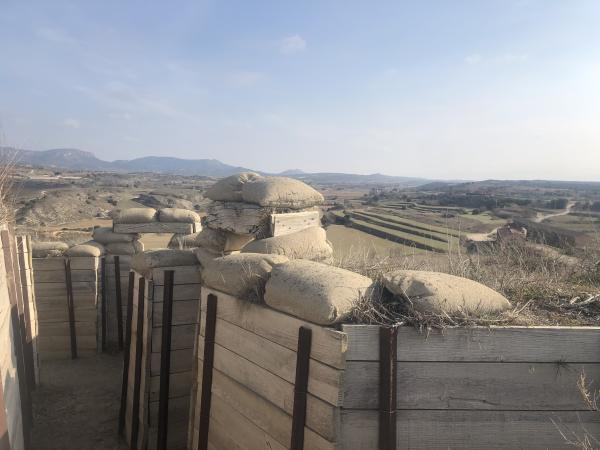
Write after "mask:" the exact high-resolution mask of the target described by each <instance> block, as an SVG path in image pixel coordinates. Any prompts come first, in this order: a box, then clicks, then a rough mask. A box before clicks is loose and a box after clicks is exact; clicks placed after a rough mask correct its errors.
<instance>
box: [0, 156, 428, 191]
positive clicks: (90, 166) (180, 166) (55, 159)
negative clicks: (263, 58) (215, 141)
mask: <svg viewBox="0 0 600 450" xmlns="http://www.w3.org/2000/svg"><path fill="white" fill-rule="evenodd" d="M0 158H2V160H3V161H14V162H15V163H16V164H19V165H27V166H33V167H42V168H46V169H48V168H50V169H66V170H89V171H96V172H122V173H131V172H154V173H170V174H178V175H189V176H191V175H195V176H207V177H225V176H228V175H233V174H235V173H238V172H243V171H249V170H254V169H247V168H244V167H237V166H231V165H229V164H225V163H222V162H221V161H218V160H216V159H181V158H173V157H168V156H147V157H144V158H136V159H131V160H116V161H103V160H101V159H98V158H97V157H96V156H95V155H94V154H93V153H91V152H86V151H83V150H78V149H71V148H57V149H52V150H42V151H36V150H22V149H16V148H12V147H0ZM254 171H255V172H259V173H263V174H265V172H263V171H260V170H254ZM272 175H273V174H272ZM277 175H284V176H288V177H294V178H298V179H301V180H304V181H307V182H315V183H321V184H328V183H331V184H381V183H386V184H388V183H389V184H397V185H402V186H403V187H411V186H419V185H422V184H425V183H427V182H429V181H431V180H426V179H423V178H411V177H395V176H389V175H382V174H373V175H357V174H347V173H305V172H303V171H302V170H299V169H292V170H286V171H284V172H281V173H280V174H277Z"/></svg>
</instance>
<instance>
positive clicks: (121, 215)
mask: <svg viewBox="0 0 600 450" xmlns="http://www.w3.org/2000/svg"><path fill="white" fill-rule="evenodd" d="M157 215H158V213H157V211H156V210H155V209H154V208H128V209H117V210H115V211H113V213H112V218H113V223H149V222H156V220H157Z"/></svg>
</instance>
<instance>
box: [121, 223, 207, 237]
mask: <svg viewBox="0 0 600 450" xmlns="http://www.w3.org/2000/svg"><path fill="white" fill-rule="evenodd" d="M198 225H199V224H198ZM199 226H200V227H201V225H199ZM195 229H196V225H195V224H193V223H181V222H171V223H169V222H149V223H115V224H114V225H113V231H114V232H115V233H177V234H192V233H194V230H195Z"/></svg>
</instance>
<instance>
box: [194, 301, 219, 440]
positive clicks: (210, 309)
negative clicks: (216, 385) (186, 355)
mask: <svg viewBox="0 0 600 450" xmlns="http://www.w3.org/2000/svg"><path fill="white" fill-rule="evenodd" d="M217 306H218V297H217V296H216V295H213V294H211V295H209V296H208V298H207V305H206V318H205V320H204V322H205V335H204V338H203V339H202V343H203V344H204V347H203V348H202V361H203V362H202V394H201V398H200V422H199V425H198V428H199V431H198V449H199V450H205V449H206V448H207V447H208V436H209V433H210V417H211V414H212V413H211V402H212V376H213V370H214V359H215V336H216V326H217ZM198 354H199V355H200V348H198Z"/></svg>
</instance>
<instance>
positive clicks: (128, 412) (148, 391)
mask: <svg viewBox="0 0 600 450" xmlns="http://www.w3.org/2000/svg"><path fill="white" fill-rule="evenodd" d="M139 256H140V257H141V256H142V255H139ZM191 256H192V257H193V255H191ZM188 260H189V258H188ZM134 268H135V265H134ZM135 270H139V269H138V268H135ZM169 270H172V271H173V272H174V286H173V303H172V324H171V328H170V330H171V346H170V348H169V349H166V348H163V347H162V338H163V335H162V333H163V326H162V324H163V322H162V320H163V297H164V291H165V271H169ZM142 272H143V274H142V273H139V272H135V284H134V289H133V299H132V302H133V305H132V315H131V317H132V321H131V334H130V336H131V337H130V342H129V359H128V362H129V364H128V367H127V369H126V371H127V390H126V406H125V411H124V422H125V423H124V432H125V433H124V435H125V439H126V441H127V443H128V445H130V446H131V448H138V449H140V450H141V449H145V448H148V449H153V448H156V444H157V433H158V425H159V394H160V383H161V377H164V373H162V372H161V367H162V365H161V357H163V352H166V351H167V350H168V351H169V353H170V355H168V356H169V358H168V359H169V361H170V368H169V396H168V417H169V420H168V428H169V435H168V446H167V448H169V449H171V450H176V449H185V448H186V437H187V427H188V422H189V405H190V391H191V385H192V379H193V376H192V370H193V369H194V364H193V362H194V358H193V351H194V345H195V341H196V333H197V331H196V329H197V323H198V305H199V297H200V276H199V271H198V266H197V264H196V263H195V258H192V261H191V264H190V265H181V266H170V267H169V266H167V267H153V268H150V269H147V270H143V271H142ZM144 274H145V276H144ZM126 350H127V346H126ZM165 357H166V356H165ZM165 370H166V367H165ZM163 379H166V378H163Z"/></svg>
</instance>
